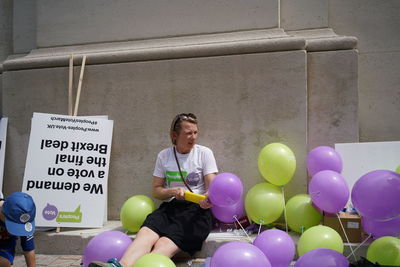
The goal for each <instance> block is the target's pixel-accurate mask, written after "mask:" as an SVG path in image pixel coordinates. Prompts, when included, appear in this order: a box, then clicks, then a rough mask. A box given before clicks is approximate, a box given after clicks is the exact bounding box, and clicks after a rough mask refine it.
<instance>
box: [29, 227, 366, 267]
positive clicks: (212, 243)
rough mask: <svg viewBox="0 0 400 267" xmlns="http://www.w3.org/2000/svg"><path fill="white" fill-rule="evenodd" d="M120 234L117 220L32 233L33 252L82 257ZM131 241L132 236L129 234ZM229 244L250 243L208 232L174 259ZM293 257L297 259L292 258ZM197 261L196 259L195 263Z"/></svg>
mask: <svg viewBox="0 0 400 267" xmlns="http://www.w3.org/2000/svg"><path fill="white" fill-rule="evenodd" d="M110 230H116V231H122V232H124V230H123V228H122V226H121V222H120V221H108V222H106V223H105V225H104V227H103V228H98V229H69V228H62V229H61V231H60V232H59V233H57V232H55V230H50V231H37V232H36V234H35V242H36V253H38V254H47V255H82V254H83V251H84V248H85V247H86V245H87V243H88V242H89V241H90V239H91V238H93V237H95V236H96V235H97V234H100V233H102V232H104V231H110ZM289 234H290V235H291V237H292V238H293V240H294V242H295V244H297V241H298V239H299V234H297V233H294V232H289ZM130 237H132V239H134V238H135V235H130ZM256 237H257V235H256V234H252V235H250V239H251V241H253V240H254V239H255V238H256ZM232 241H244V242H251V241H250V240H249V238H248V237H247V236H246V235H245V234H244V233H243V232H242V231H235V232H221V233H219V232H212V233H210V235H209V236H208V237H207V239H206V241H205V243H204V245H203V249H202V250H201V251H199V252H197V253H196V254H195V255H194V256H193V257H191V256H190V255H188V254H186V253H179V254H177V255H176V256H175V257H174V261H176V262H186V261H190V260H194V261H195V262H196V261H197V262H202V259H206V258H207V257H211V256H212V254H213V253H214V252H215V250H216V249H217V248H218V247H220V246H221V245H223V244H225V243H228V242H232ZM369 244H370V242H366V243H365V244H363V245H362V246H361V247H360V248H358V249H357V251H356V252H355V255H356V257H357V258H358V259H359V257H360V256H363V257H365V256H366V252H367V248H368V246H369ZM358 245H359V244H358V243H345V249H344V253H343V254H344V255H346V256H347V255H350V254H351V249H350V247H351V248H352V249H353V250H354V249H356V247H357V246H358ZM296 258H297V256H296ZM196 259H197V260H196ZM349 260H350V261H354V258H353V257H349Z"/></svg>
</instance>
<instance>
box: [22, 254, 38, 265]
mask: <svg viewBox="0 0 400 267" xmlns="http://www.w3.org/2000/svg"><path fill="white" fill-rule="evenodd" d="M24 257H25V262H26V266H28V267H36V254H35V250H31V251H24Z"/></svg>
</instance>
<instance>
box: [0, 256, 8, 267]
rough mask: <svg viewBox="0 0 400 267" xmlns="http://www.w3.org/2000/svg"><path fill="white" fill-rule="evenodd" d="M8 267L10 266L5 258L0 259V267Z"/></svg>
mask: <svg viewBox="0 0 400 267" xmlns="http://www.w3.org/2000/svg"><path fill="white" fill-rule="evenodd" d="M10 266H11V264H10V262H9V261H8V260H7V259H6V258H3V257H0V267H10Z"/></svg>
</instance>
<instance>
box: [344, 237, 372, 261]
mask: <svg viewBox="0 0 400 267" xmlns="http://www.w3.org/2000/svg"><path fill="white" fill-rule="evenodd" d="M371 236H372V235H371V234H369V235H368V237H367V238H366V239H365V240H364V241H363V242H361V244H360V245H358V246H357V247H356V248H355V249H354V251H353V253H354V252H356V251H357V249H359V248H360V247H361V246H362V245H364V243H365V242H367V240H368V239H370V238H371ZM350 256H351V253H350V254H349V255H348V256H347V257H346V258H349V257H350Z"/></svg>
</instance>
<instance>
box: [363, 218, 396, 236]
mask: <svg viewBox="0 0 400 267" xmlns="http://www.w3.org/2000/svg"><path fill="white" fill-rule="evenodd" d="M361 225H362V227H363V229H364V231H365V232H366V233H368V234H371V235H372V237H373V238H379V237H383V236H394V237H398V236H400V217H397V218H395V219H392V220H389V221H383V222H381V221H375V220H374V219H371V218H368V217H362V218H361Z"/></svg>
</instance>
